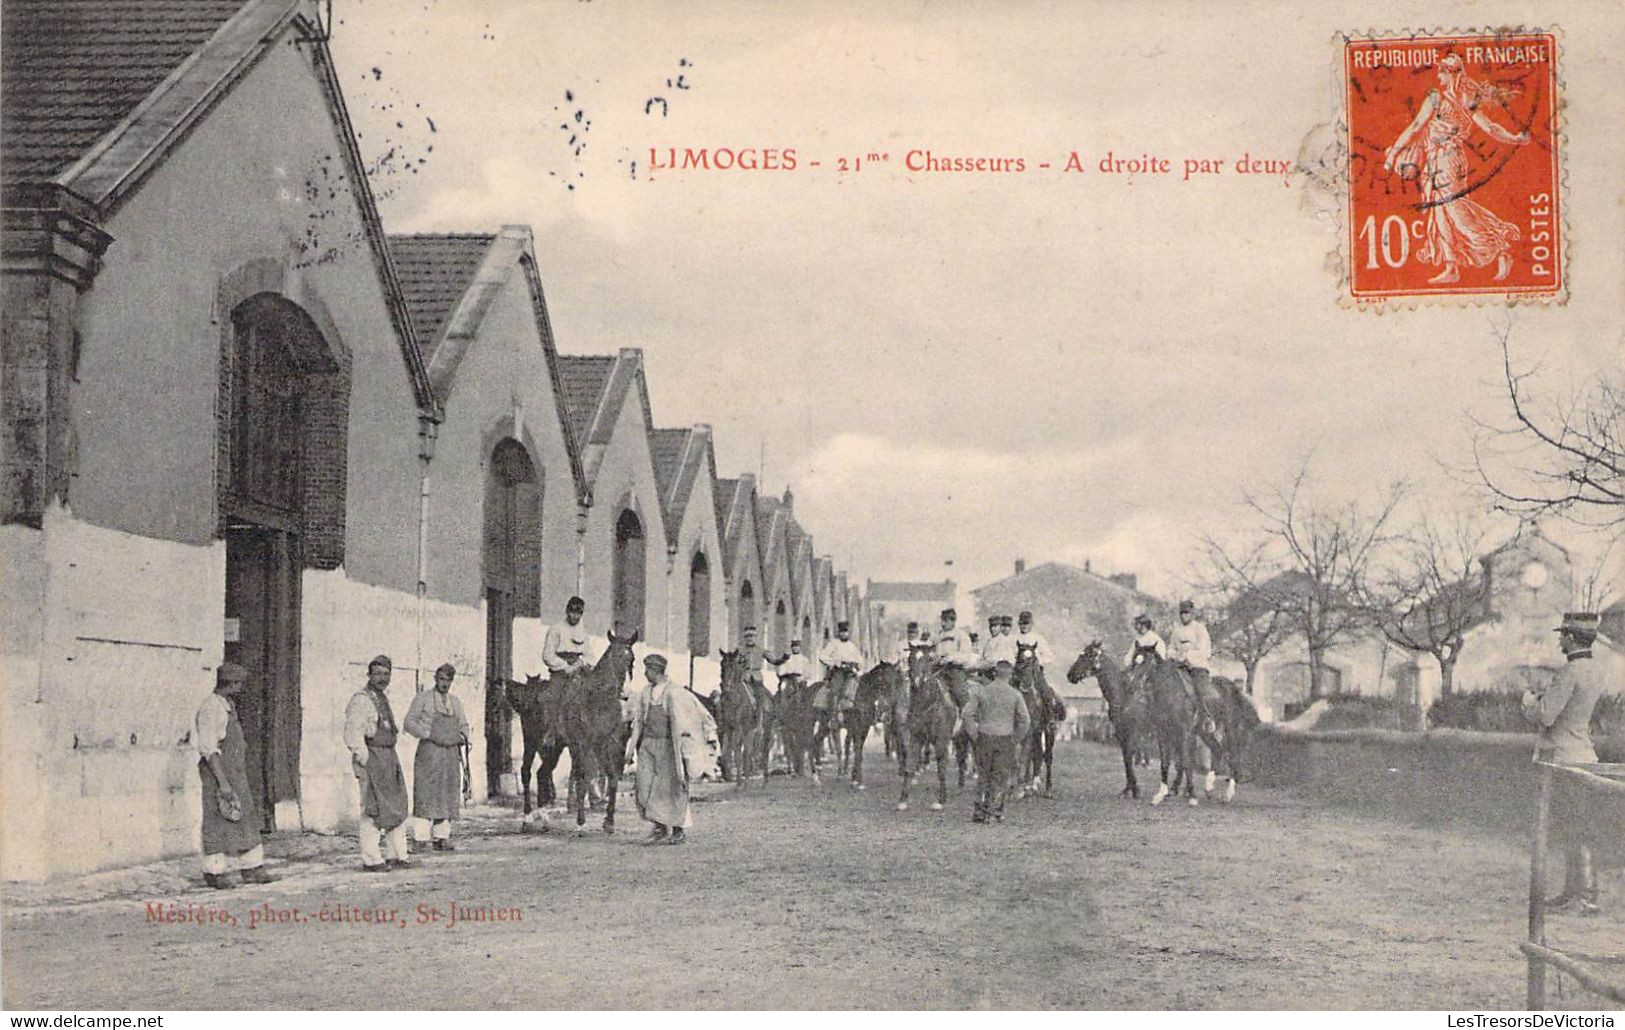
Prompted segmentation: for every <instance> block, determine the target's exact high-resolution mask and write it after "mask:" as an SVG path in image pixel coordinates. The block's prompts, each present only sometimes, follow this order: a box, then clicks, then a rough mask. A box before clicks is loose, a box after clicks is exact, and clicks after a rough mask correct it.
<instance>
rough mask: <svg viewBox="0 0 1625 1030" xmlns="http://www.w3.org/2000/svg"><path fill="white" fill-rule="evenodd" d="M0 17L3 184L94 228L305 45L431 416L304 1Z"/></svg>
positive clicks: (66, 2)
mask: <svg viewBox="0 0 1625 1030" xmlns="http://www.w3.org/2000/svg"><path fill="white" fill-rule="evenodd" d="M3 19H4V20H3V23H0V32H3V43H0V45H3V48H4V53H3V60H0V98H3V100H0V121H3V122H4V125H5V141H4V142H5V148H6V155H5V158H6V159H5V170H4V173H3V175H4V180H3V181H4V184H5V185H6V186H7V187H12V186H23V185H28V186H34V185H36V184H37V185H45V186H50V187H53V188H60V189H64V190H66V191H68V192H69V193H71V194H73V195H74V196H76V197H78V198H80V199H81V200H83V201H86V202H88V203H89V204H90V205H92V206H93V207H94V208H95V209H96V211H97V212H98V213H99V215H100V216H101V218H103V219H106V218H108V217H109V216H111V215H112V214H113V212H115V211H116V210H117V209H118V208H119V206H120V205H121V204H122V203H123V202H124V200H125V199H126V198H128V197H129V196H131V195H132V194H133V193H134V192H135V191H136V190H137V189H138V188H139V187H140V185H141V183H142V182H144V181H145V179H146V176H147V175H148V174H149V173H151V172H152V171H153V170H154V169H155V168H157V167H158V166H159V165H160V164H161V163H162V162H163V160H164V158H165V157H167V156H168V154H169V153H170V151H171V150H173V149H174V148H175V147H176V146H177V145H179V144H180V143H181V141H182V140H184V139H186V138H187V136H188V134H189V133H190V131H191V130H192V128H193V127H195V126H196V125H197V123H198V122H200V121H201V120H202V119H204V118H205V117H207V116H208V114H209V112H210V111H212V110H213V109H214V108H215V106H216V105H217V103H218V102H219V101H220V99H221V98H222V97H224V96H225V95H226V94H227V93H228V92H230V90H231V89H232V88H233V87H235V86H236V85H237V83H238V82H240V81H241V80H242V79H243V77H244V76H245V75H247V74H248V72H249V71H250V70H251V69H253V68H254V67H255V66H256V65H257V64H258V63H259V61H260V59H261V58H263V57H264V56H265V55H266V54H269V53H271V52H272V51H273V50H274V49H275V48H276V47H277V45H278V44H279V43H281V42H282V41H283V40H284V39H285V38H286V37H288V36H289V35H294V36H296V37H297V38H298V39H299V41H300V42H301V43H303V44H306V45H307V46H308V47H309V49H308V50H307V51H305V52H306V53H307V54H308V55H309V58H310V61H311V63H312V65H313V69H312V70H313V72H314V74H315V76H316V78H317V80H318V85H319V86H320V88H321V91H322V96H323V98H324V100H325V101H326V103H327V107H328V112H329V114H330V116H331V117H332V119H333V127H334V130H335V135H336V136H337V138H338V143H339V150H340V156H341V159H342V161H343V162H344V171H345V175H346V177H347V178H348V180H349V182H350V185H351V196H353V197H354V199H355V201H356V204H357V206H358V207H359V209H360V216H361V224H362V228H363V232H364V234H365V236H366V238H367V244H368V248H369V250H370V251H371V254H372V258H373V264H374V267H375V269H376V271H377V273H378V279H379V285H380V287H381V288H382V290H383V293H384V302H385V305H386V306H387V308H388V309H389V314H390V321H391V323H392V324H393V326H394V329H395V333H396V337H397V339H398V341H399V343H400V347H401V352H402V356H403V358H404V359H405V361H406V364H407V371H408V374H409V375H410V377H411V379H412V385H413V390H414V392H415V394H416V401H417V404H418V407H419V408H420V410H421V411H422V412H423V413H424V414H425V415H427V416H429V417H431V418H435V417H438V415H439V408H438V405H437V404H436V403H435V397H434V391H433V389H432V388H431V387H430V385H429V377H428V372H427V368H426V366H425V364H424V362H423V356H422V354H421V353H419V350H418V343H417V338H416V336H415V335H414V333H413V331H412V323H411V318H410V316H409V315H408V314H407V310H406V302H405V300H404V298H403V297H402V295H401V287H400V282H399V279H398V278H397V276H396V272H395V267H394V263H393V261H392V260H391V258H390V254H389V247H388V244H387V241H386V240H385V238H384V230H383V224H382V222H381V221H380V220H379V218H378V207H377V203H376V201H375V199H374V197H373V195H372V188H371V187H370V186H369V185H368V182H367V175H366V168H365V165H363V164H362V161H361V152H360V150H359V148H358V147H357V144H356V139H355V130H354V128H353V127H352V126H351V124H350V115H349V111H348V110H347V109H346V108H345V105H344V94H343V92H342V90H340V88H339V82H338V77H337V74H336V73H335V71H334V68H333V57H332V54H331V53H330V52H329V51H328V48H327V42H326V39H325V36H324V34H323V31H322V28H321V26H320V25H319V21H318V9H317V6H316V5H315V4H314V3H313V2H311V0H231V2H227V0H186V2H177V0H7V2H6V3H5V5H4V14H3Z"/></svg>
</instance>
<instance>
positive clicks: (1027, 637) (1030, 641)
mask: <svg viewBox="0 0 1625 1030" xmlns="http://www.w3.org/2000/svg"><path fill="white" fill-rule="evenodd" d="M1016 643H1018V644H1022V645H1025V646H1027V647H1037V648H1038V664H1039V665H1054V664H1055V652H1054V651H1052V650H1050V646H1049V641H1048V640H1045V639H1044V634H1042V633H1040V632H1038V631H1037V630H1030V631H1028V632H1026V633H1022V634H1021V635H1019V636H1017V637H1016ZM1013 660H1014V659H1012V661H1013Z"/></svg>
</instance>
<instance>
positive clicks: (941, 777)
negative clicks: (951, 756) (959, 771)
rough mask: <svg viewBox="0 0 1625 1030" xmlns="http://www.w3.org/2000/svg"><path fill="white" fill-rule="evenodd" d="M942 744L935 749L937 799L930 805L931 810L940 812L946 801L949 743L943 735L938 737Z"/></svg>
mask: <svg viewBox="0 0 1625 1030" xmlns="http://www.w3.org/2000/svg"><path fill="white" fill-rule="evenodd" d="M937 740H938V741H939V742H940V743H941V744H942V746H941V747H940V748H938V749H937V801H936V804H934V805H932V806H931V811H933V812H940V811H942V808H943V806H944V805H946V804H947V803H948V751H949V749H950V745H949V743H948V741H947V739H946V738H945V737H938V738H937Z"/></svg>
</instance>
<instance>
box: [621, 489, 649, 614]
mask: <svg viewBox="0 0 1625 1030" xmlns="http://www.w3.org/2000/svg"><path fill="white" fill-rule="evenodd" d="M646 557H647V549H646V546H645V544H644V539H643V520H642V519H640V518H638V513H637V512H635V511H633V510H632V509H631V508H626V509H623V510H622V511H621V517H620V518H619V519H617V520H616V521H615V560H614V568H613V579H614V581H613V584H612V590H613V596H614V606H613V608H612V618H613V625H614V628H615V632H616V633H617V634H619V635H621V636H626V635H628V634H631V633H637V634H638V635H639V636H640V637H641V636H642V634H643V584H644V562H645V560H646Z"/></svg>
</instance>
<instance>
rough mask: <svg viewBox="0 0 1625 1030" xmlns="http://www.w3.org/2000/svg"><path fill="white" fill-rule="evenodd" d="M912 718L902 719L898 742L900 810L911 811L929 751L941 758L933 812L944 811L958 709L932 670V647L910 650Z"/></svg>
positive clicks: (909, 672) (909, 695) (909, 699)
mask: <svg viewBox="0 0 1625 1030" xmlns="http://www.w3.org/2000/svg"><path fill="white" fill-rule="evenodd" d="M908 680H909V688H908V717H907V718H905V719H899V720H898V722H899V724H900V726H901V728H902V737H901V739H900V740H899V741H898V745H899V747H898V753H899V754H900V755H901V756H902V757H901V771H902V777H901V778H902V781H903V794H902V797H900V798H899V799H898V801H897V810H898V811H899V812H905V811H907V810H908V789H909V786H910V785H911V784H912V783H913V782H914V775H915V773H916V772H917V771H918V770H919V769H920V767H921V766H922V765H924V763H925V762H926V761H928V760H929V759H928V758H927V754H926V749H927V748H929V749H930V751H931V753H933V754H935V755H936V759H937V800H935V801H933V802H932V803H931V810H932V811H933V812H936V811H941V809H942V806H944V805H946V804H947V803H948V757H949V751H950V750H951V749H952V746H953V732H954V715H955V712H954V706H953V701H952V700H951V699H950V698H949V696H948V685H947V683H946V682H945V681H944V680H943V678H942V676H941V674H940V673H938V672H937V671H936V669H934V668H933V667H932V662H931V648H930V646H929V645H927V646H925V647H915V646H912V645H911V646H910V647H909V649H908Z"/></svg>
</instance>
